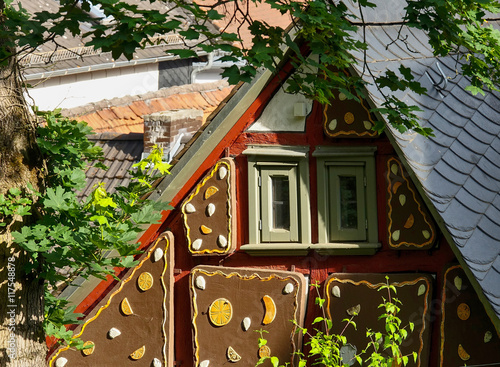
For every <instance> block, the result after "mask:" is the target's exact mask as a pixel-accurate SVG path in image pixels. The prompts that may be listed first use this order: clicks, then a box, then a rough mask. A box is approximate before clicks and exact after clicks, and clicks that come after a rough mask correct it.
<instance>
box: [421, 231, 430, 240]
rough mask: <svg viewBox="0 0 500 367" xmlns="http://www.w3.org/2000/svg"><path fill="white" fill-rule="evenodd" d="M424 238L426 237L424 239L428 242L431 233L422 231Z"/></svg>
mask: <svg viewBox="0 0 500 367" xmlns="http://www.w3.org/2000/svg"><path fill="white" fill-rule="evenodd" d="M422 236H424V238H425V239H426V240H428V239H429V238H431V234H430V232H429V231H428V230H426V229H424V230H423V231H422Z"/></svg>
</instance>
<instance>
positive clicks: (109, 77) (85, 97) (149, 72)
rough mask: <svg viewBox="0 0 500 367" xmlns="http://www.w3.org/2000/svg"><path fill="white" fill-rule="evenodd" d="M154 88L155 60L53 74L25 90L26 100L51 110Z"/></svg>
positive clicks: (156, 87)
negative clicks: (75, 72) (103, 68)
mask: <svg viewBox="0 0 500 367" xmlns="http://www.w3.org/2000/svg"><path fill="white" fill-rule="evenodd" d="M30 84H32V85H35V84H36V82H35V81H30ZM156 90H158V64H156V63H155V64H147V65H137V66H132V67H120V68H116V69H108V70H100V71H94V72H88V73H80V74H73V75H67V76H62V77H53V78H50V79H47V80H45V81H43V82H39V84H37V85H36V86H35V87H34V88H32V89H29V91H28V93H29V96H30V97H31V98H28V100H29V101H30V103H33V104H35V105H37V106H38V107H39V108H40V109H41V110H52V109H55V108H71V107H77V106H82V105H85V104H88V103H92V102H98V101H101V100H103V99H111V98H115V97H124V96H127V95H137V94H143V93H146V92H151V91H156Z"/></svg>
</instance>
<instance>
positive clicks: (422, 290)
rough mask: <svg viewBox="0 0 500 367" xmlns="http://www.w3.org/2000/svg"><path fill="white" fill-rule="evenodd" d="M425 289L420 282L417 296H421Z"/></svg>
mask: <svg viewBox="0 0 500 367" xmlns="http://www.w3.org/2000/svg"><path fill="white" fill-rule="evenodd" d="M426 289H427V288H426V287H425V284H420V287H418V292H417V294H418V295H419V296H421V295H422V294H424V293H425V291H426Z"/></svg>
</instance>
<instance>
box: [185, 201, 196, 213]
mask: <svg viewBox="0 0 500 367" xmlns="http://www.w3.org/2000/svg"><path fill="white" fill-rule="evenodd" d="M184 209H185V211H186V213H188V214H191V213H194V212H195V211H196V208H195V207H194V205H193V204H191V203H187V204H186V206H185V207H184Z"/></svg>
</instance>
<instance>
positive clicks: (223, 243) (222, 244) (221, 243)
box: [217, 235, 227, 248]
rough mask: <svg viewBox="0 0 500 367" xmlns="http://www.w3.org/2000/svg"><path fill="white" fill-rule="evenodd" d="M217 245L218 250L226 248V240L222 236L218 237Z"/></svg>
mask: <svg viewBox="0 0 500 367" xmlns="http://www.w3.org/2000/svg"><path fill="white" fill-rule="evenodd" d="M217 244H218V245H219V247H220V248H226V247H227V239H226V237H224V236H223V235H219V237H217Z"/></svg>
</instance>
